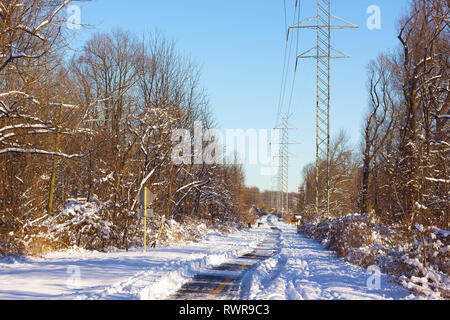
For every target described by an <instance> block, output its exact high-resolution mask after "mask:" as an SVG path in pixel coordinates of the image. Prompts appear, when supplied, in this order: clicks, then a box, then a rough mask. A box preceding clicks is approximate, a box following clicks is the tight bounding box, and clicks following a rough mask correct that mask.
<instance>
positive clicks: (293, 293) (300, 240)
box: [243, 219, 417, 300]
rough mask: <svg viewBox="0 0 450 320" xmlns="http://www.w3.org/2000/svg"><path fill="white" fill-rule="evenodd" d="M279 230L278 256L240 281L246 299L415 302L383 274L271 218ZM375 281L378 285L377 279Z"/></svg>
mask: <svg viewBox="0 0 450 320" xmlns="http://www.w3.org/2000/svg"><path fill="white" fill-rule="evenodd" d="M272 223H273V224H274V225H275V226H276V227H278V228H279V229H281V233H280V243H281V245H280V249H279V251H278V253H277V254H276V255H275V256H273V257H272V258H269V259H268V260H266V261H264V262H263V263H261V264H260V265H259V266H258V267H257V268H256V270H255V271H254V272H252V273H249V274H248V275H247V276H246V277H245V278H244V281H243V282H244V291H246V295H244V296H243V297H244V299H249V300H386V299H395V300H400V299H417V297H415V296H413V295H411V294H410V293H409V292H408V291H406V290H405V289H404V288H403V287H401V286H399V285H397V284H394V283H390V282H389V279H388V277H387V276H385V275H381V274H373V273H369V272H367V271H366V270H363V269H361V268H359V267H356V266H353V265H350V264H349V263H346V262H344V261H343V260H341V259H337V258H336V257H335V256H336V255H335V254H334V253H333V252H331V251H328V250H325V249H324V248H323V247H322V246H321V245H320V244H319V243H317V242H315V241H314V240H311V239H308V238H305V237H303V236H301V235H299V234H297V230H296V228H294V227H291V226H288V225H286V224H283V223H280V222H278V221H277V220H275V219H272ZM378 279H379V282H377V280H378Z"/></svg>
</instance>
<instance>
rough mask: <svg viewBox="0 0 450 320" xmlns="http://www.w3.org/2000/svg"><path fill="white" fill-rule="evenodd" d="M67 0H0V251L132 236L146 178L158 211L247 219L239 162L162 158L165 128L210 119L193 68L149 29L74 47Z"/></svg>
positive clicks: (130, 241)
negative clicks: (196, 162) (191, 162)
mask: <svg viewBox="0 0 450 320" xmlns="http://www.w3.org/2000/svg"><path fill="white" fill-rule="evenodd" d="M19 3H20V5H19ZM69 3H70V1H62V0H30V1H25V2H23V1H15V0H12V1H0V81H1V87H0V255H2V254H9V253H29V252H30V246H37V247H38V248H34V251H36V252H39V251H40V249H41V248H42V247H44V246H45V247H55V248H59V247H61V246H62V247H65V246H68V247H70V246H73V245H77V246H80V247H86V248H89V249H96V250H104V249H106V248H108V247H111V246H113V247H117V248H128V247H130V246H132V245H135V244H139V243H136V241H138V239H139V241H140V243H141V242H142V240H141V239H142V235H143V226H142V217H141V216H140V215H139V214H138V212H139V210H138V209H139V205H138V203H137V200H136V199H137V195H138V194H139V192H140V191H141V190H143V188H145V187H147V188H148V189H150V190H151V191H152V192H153V193H154V194H155V195H156V197H157V198H156V201H155V203H154V205H153V208H154V210H155V212H156V217H155V218H154V219H155V220H157V221H159V220H160V217H161V216H163V215H165V216H166V218H167V219H175V220H177V221H179V222H180V221H181V222H182V221H186V220H195V221H206V222H207V223H211V224H212V225H215V226H219V225H221V224H222V223H224V222H225V221H234V222H236V223H242V222H246V219H247V218H249V217H247V216H246V214H245V213H246V212H248V208H245V205H244V203H243V201H242V199H241V197H242V190H243V188H244V176H243V171H242V169H241V168H240V167H238V166H234V165H227V166H225V165H185V164H182V165H175V164H174V163H173V162H172V160H171V158H172V156H173V154H172V153H173V146H174V141H172V132H173V131H174V130H175V129H186V130H189V131H190V132H191V133H192V135H193V130H194V123H195V122H201V123H202V125H203V127H204V128H211V127H212V126H213V125H214V120H213V117H212V115H211V113H210V110H209V104H208V98H207V95H206V93H205V91H204V89H203V88H201V86H200V84H199V82H200V72H199V69H198V68H197V67H196V66H195V65H194V64H193V63H192V62H191V61H190V60H189V59H188V58H187V57H184V56H182V55H180V54H179V53H178V52H177V50H176V48H175V46H174V43H173V42H171V41H168V40H167V39H165V38H164V37H163V36H161V35H159V34H152V35H145V36H144V37H138V36H136V35H134V34H131V33H128V32H125V31H120V30H117V31H114V32H111V33H99V34H96V35H94V36H93V37H92V38H91V39H90V40H89V41H87V42H86V43H85V44H84V45H83V46H82V47H81V49H80V50H79V51H78V52H77V53H75V54H73V53H72V51H70V50H69V48H68V42H67V37H70V34H69V33H68V32H67V30H66V27H65V19H64V14H63V12H65V8H66V7H67V5H69ZM68 205H69V207H67V206H68ZM65 208H66V210H64V209H65ZM241 212H244V214H241ZM149 225H150V227H149V228H152V226H153V225H152V224H149ZM56 226H59V227H60V228H59V229H58V227H56ZM158 227H159V226H157V225H156V223H155V224H154V228H158ZM61 230H67V232H61Z"/></svg>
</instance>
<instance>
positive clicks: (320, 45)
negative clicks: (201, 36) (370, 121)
mask: <svg viewBox="0 0 450 320" xmlns="http://www.w3.org/2000/svg"><path fill="white" fill-rule="evenodd" d="M332 19H334V20H338V21H339V22H341V23H342V24H341V25H332V22H331V20H332ZM311 21H315V23H310V24H309V22H311ZM351 28H358V26H356V25H354V24H353V23H350V22H348V21H345V20H344V19H341V18H338V17H336V16H334V15H332V14H331V0H317V13H316V15H315V16H313V17H310V18H308V19H305V20H302V21H300V22H298V23H297V24H295V25H293V26H291V27H289V29H288V38H289V33H290V30H291V29H313V30H316V33H317V34H316V36H317V37H316V38H317V39H316V46H315V47H313V48H311V49H309V50H308V51H305V52H303V53H302V54H300V55H299V56H297V61H296V66H295V68H296V70H297V66H298V60H299V59H308V58H313V59H316V63H317V88H316V90H317V97H316V99H317V100H316V211H317V214H318V215H319V214H320V207H321V201H320V195H321V191H322V190H321V187H320V181H321V177H320V174H321V171H322V170H321V164H322V163H323V162H324V161H325V166H326V174H325V183H326V190H325V196H324V198H325V205H324V210H325V211H326V213H327V214H329V213H330V160H331V159H330V108H331V103H330V102H331V98H330V80H331V59H336V58H349V56H347V55H346V54H345V53H343V52H341V51H339V50H337V49H335V48H334V47H333V46H332V45H331V30H333V29H351Z"/></svg>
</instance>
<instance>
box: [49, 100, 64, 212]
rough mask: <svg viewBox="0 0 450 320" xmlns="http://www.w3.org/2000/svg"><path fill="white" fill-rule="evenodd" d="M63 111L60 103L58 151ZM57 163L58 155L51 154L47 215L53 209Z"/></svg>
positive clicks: (57, 130)
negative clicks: (51, 167) (51, 164)
mask: <svg viewBox="0 0 450 320" xmlns="http://www.w3.org/2000/svg"><path fill="white" fill-rule="evenodd" d="M63 111H64V106H63V105H62V104H61V107H60V109H59V118H58V124H57V128H56V145H55V152H58V150H59V142H60V139H61V133H60V132H59V126H60V125H61V122H62V117H63ZM57 164H58V157H57V156H56V155H54V156H53V169H52V178H51V181H50V195H49V199H48V210H47V214H48V215H49V216H51V215H52V210H53V195H54V193H55V180H56V166H57Z"/></svg>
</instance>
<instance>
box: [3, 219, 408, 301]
mask: <svg viewBox="0 0 450 320" xmlns="http://www.w3.org/2000/svg"><path fill="white" fill-rule="evenodd" d="M263 219H264V220H265V221H266V223H265V226H264V227H263V228H254V229H252V230H250V231H249V232H244V231H242V232H236V233H233V234H231V235H229V236H223V235H219V234H215V233H214V234H209V235H208V236H207V238H206V240H205V241H202V242H201V243H196V244H186V245H179V246H170V247H164V248H158V249H153V250H151V251H150V252H148V253H143V252H140V251H133V252H128V253H126V252H115V253H106V254H104V253H93V252H65V253H54V254H51V255H48V256H46V257H45V258H39V259H37V258H27V259H23V260H15V261H11V260H0V299H102V300H108V299H151V300H160V299H168V298H170V297H171V296H172V295H174V294H175V293H176V292H177V291H179V290H180V289H181V288H182V287H183V285H185V284H187V283H189V282H190V281H191V280H192V279H193V278H194V277H195V276H196V275H199V274H202V273H204V272H205V271H211V270H214V269H217V270H220V267H218V266H221V265H224V264H227V262H230V261H233V260H234V261H235V260H236V259H237V258H238V257H240V256H245V255H246V254H249V253H250V252H253V251H255V250H258V247H260V246H261V243H264V241H265V239H267V235H268V233H270V232H271V231H273V230H272V229H271V227H272V226H275V227H276V228H278V229H279V230H280V231H281V232H278V233H277V234H278V236H277V239H276V240H277V244H278V246H277V248H275V252H274V253H273V255H271V257H270V258H268V259H264V260H261V261H258V262H257V263H256V264H254V265H252V267H251V268H249V269H248V270H246V272H245V273H244V274H243V275H242V277H240V278H239V279H240V280H239V281H240V288H239V289H240V290H238V291H237V292H238V293H237V294H238V296H237V297H235V298H237V299H239V298H240V299H249V300H253V299H255V300H300V299H314V300H318V299H326V300H330V299H352V300H354V299H377V300H378V299H411V298H414V296H412V295H410V294H409V293H408V292H407V291H406V290H404V289H403V288H402V287H400V286H398V285H395V284H391V283H388V281H387V279H386V277H384V276H382V281H381V288H380V289H379V290H370V289H369V288H368V287H367V284H366V283H367V280H368V278H369V277H370V276H371V275H370V274H368V273H367V272H366V271H365V270H363V269H361V268H358V267H354V266H352V265H350V264H348V263H345V262H344V261H342V260H340V259H337V258H335V256H334V254H333V253H332V252H329V251H327V250H325V249H323V248H322V247H321V246H320V245H319V244H318V243H316V242H314V241H312V240H310V239H307V238H304V237H302V236H301V235H298V234H297V233H296V229H295V228H294V227H292V226H289V225H286V224H284V223H281V222H278V220H277V219H275V218H274V217H265V218H263ZM215 266H216V268H215ZM212 298H213V299H214V297H213V296H212Z"/></svg>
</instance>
